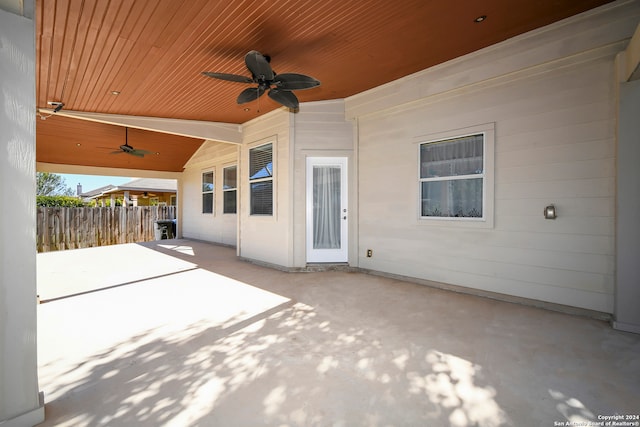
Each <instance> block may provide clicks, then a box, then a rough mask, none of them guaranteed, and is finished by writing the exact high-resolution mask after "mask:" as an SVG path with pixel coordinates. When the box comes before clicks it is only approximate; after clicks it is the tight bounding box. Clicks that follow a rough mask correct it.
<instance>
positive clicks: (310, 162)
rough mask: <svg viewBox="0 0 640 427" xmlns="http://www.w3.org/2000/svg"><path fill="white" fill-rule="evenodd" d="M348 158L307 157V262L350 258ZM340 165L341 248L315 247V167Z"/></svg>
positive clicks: (346, 260) (338, 260)
mask: <svg viewBox="0 0 640 427" xmlns="http://www.w3.org/2000/svg"><path fill="white" fill-rule="evenodd" d="M347 164H348V159H347V157H307V162H306V168H307V169H306V177H307V181H306V193H307V203H306V221H307V223H306V249H307V262H308V263H316V262H326V263H342V262H348V260H349V242H348V235H349V212H348V201H349V198H348V194H347V190H348V176H349V175H348V173H347V172H348V171H347ZM314 166H339V167H340V170H341V173H340V205H341V206H340V248H336V249H314V247H313V246H314V245H313V167H314Z"/></svg>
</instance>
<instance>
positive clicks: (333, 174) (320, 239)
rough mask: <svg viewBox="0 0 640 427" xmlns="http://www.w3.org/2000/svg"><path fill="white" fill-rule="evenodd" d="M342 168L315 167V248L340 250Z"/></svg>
mask: <svg viewBox="0 0 640 427" xmlns="http://www.w3.org/2000/svg"><path fill="white" fill-rule="evenodd" d="M340 197H341V195H340V167H339V166H314V167H313V248H314V249H339V248H340V200H341V199H340Z"/></svg>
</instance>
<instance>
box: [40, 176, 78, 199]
mask: <svg viewBox="0 0 640 427" xmlns="http://www.w3.org/2000/svg"><path fill="white" fill-rule="evenodd" d="M36 185H37V187H36V194H37V195H38V196H73V195H74V191H73V190H72V189H71V187H68V186H67V183H66V182H65V180H64V178H63V177H62V176H60V175H56V174H55V173H49V172H38V173H37V174H36Z"/></svg>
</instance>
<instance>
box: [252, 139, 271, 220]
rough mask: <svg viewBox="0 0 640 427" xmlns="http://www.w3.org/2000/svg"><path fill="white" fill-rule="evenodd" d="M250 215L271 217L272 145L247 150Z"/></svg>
mask: <svg viewBox="0 0 640 427" xmlns="http://www.w3.org/2000/svg"><path fill="white" fill-rule="evenodd" d="M249 193H250V213H251V215H273V144H271V143H269V144H265V145H261V146H259V147H255V148H252V149H250V150H249Z"/></svg>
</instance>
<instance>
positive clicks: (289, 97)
mask: <svg viewBox="0 0 640 427" xmlns="http://www.w3.org/2000/svg"><path fill="white" fill-rule="evenodd" d="M269 98H271V99H273V100H274V101H276V102H278V103H280V104H282V105H284V106H285V107H287V108H291V109H292V110H297V109H298V106H299V105H300V104H299V103H298V98H297V97H296V96H295V95H294V94H293V92H289V91H288V90H279V89H276V88H273V89H271V90H270V91H269Z"/></svg>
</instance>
